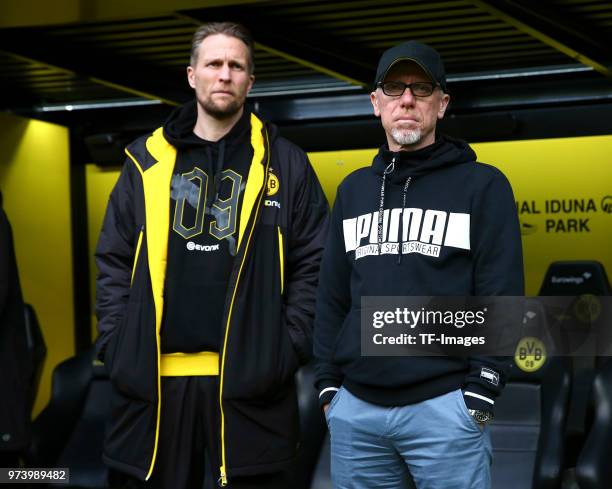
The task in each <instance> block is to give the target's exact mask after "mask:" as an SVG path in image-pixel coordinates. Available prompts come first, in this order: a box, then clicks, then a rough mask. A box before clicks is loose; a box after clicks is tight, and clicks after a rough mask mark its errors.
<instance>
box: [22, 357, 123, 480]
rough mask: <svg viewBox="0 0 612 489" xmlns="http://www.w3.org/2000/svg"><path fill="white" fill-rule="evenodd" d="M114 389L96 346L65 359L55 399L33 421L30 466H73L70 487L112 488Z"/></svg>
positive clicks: (56, 373)
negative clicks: (107, 461) (108, 434)
mask: <svg viewBox="0 0 612 489" xmlns="http://www.w3.org/2000/svg"><path fill="white" fill-rule="evenodd" d="M110 389H111V387H110V381H109V380H108V377H107V374H106V371H105V369H104V366H103V365H102V364H100V363H99V362H98V361H97V360H95V352H94V350H93V348H91V349H89V350H87V351H85V352H83V353H80V354H78V355H77V356H75V357H72V358H70V359H68V360H66V361H64V362H62V363H61V364H59V365H58V366H57V367H56V368H55V370H54V372H53V379H52V392H51V400H50V402H49V404H48V405H47V407H45V409H44V410H43V411H42V412H41V413H40V415H39V416H38V417H37V418H36V419H35V420H34V423H33V429H32V431H33V433H32V444H31V446H30V450H29V454H28V458H27V462H28V465H29V466H32V467H68V468H69V469H70V483H69V484H68V486H69V487H91V488H103V487H106V480H107V468H106V466H105V465H104V463H103V462H102V448H103V444H104V430H105V427H106V421H107V419H108V417H109V415H110V397H111V396H110Z"/></svg>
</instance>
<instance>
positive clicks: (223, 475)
mask: <svg viewBox="0 0 612 489" xmlns="http://www.w3.org/2000/svg"><path fill="white" fill-rule="evenodd" d="M264 134H265V145H264V148H265V151H266V158H267V161H266V167H265V170H264V182H263V186H262V188H261V189H260V192H259V197H258V199H257V204H256V206H255V209H256V210H255V216H254V217H253V224H252V226H251V230H250V231H249V236H248V238H247V242H246V244H245V247H244V248H245V249H244V254H243V256H242V262H241V263H240V268H239V269H238V276H237V277H236V285H235V286H234V291H233V293H232V301H231V302H230V307H229V311H228V313H227V322H226V324H225V337H224V339H223V354H222V355H221V368H220V369H219V370H220V372H219V374H220V376H219V409H220V411H221V467H220V468H219V480H218V484H219V486H221V487H225V486H227V462H226V458H225V413H224V411H223V381H224V377H225V353H226V350H227V339H228V337H229V327H230V323H231V318H232V310H233V308H234V299H235V298H236V292H237V291H238V285H239V283H240V277H241V275H242V269H243V268H244V264H245V263H246V258H247V256H248V251H249V245H250V244H251V237H252V236H253V231H254V230H255V225H256V224H257V218H258V217H259V213H260V211H261V201H262V199H263V195H264V193H265V189H266V180H267V178H268V167H269V163H270V145H269V141H268V132H267V131H264Z"/></svg>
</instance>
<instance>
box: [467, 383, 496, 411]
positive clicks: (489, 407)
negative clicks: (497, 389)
mask: <svg viewBox="0 0 612 489" xmlns="http://www.w3.org/2000/svg"><path fill="white" fill-rule="evenodd" d="M463 399H464V400H465V405H466V406H467V407H468V409H477V410H479V411H489V412H490V413H493V412H494V411H495V396H493V394H491V391H488V390H487V389H484V388H483V387H482V386H481V385H479V384H474V383H469V384H467V385H466V386H465V388H464V389H463Z"/></svg>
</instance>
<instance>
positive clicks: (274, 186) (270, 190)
mask: <svg viewBox="0 0 612 489" xmlns="http://www.w3.org/2000/svg"><path fill="white" fill-rule="evenodd" d="M278 188H279V183H278V178H277V176H276V175H275V174H274V173H272V170H270V172H269V173H268V181H267V182H266V195H267V196H268V197H271V196H272V195H275V194H276V192H278Z"/></svg>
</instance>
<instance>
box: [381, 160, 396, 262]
mask: <svg viewBox="0 0 612 489" xmlns="http://www.w3.org/2000/svg"><path fill="white" fill-rule="evenodd" d="M393 170H395V156H394V157H393V159H392V160H391V163H389V164H388V165H387V167H386V168H385V171H384V172H383V176H382V184H381V186H380V206H379V208H378V254H379V255H380V250H381V247H382V240H383V213H384V212H385V180H386V178H387V175H388V174H389V173H393Z"/></svg>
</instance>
